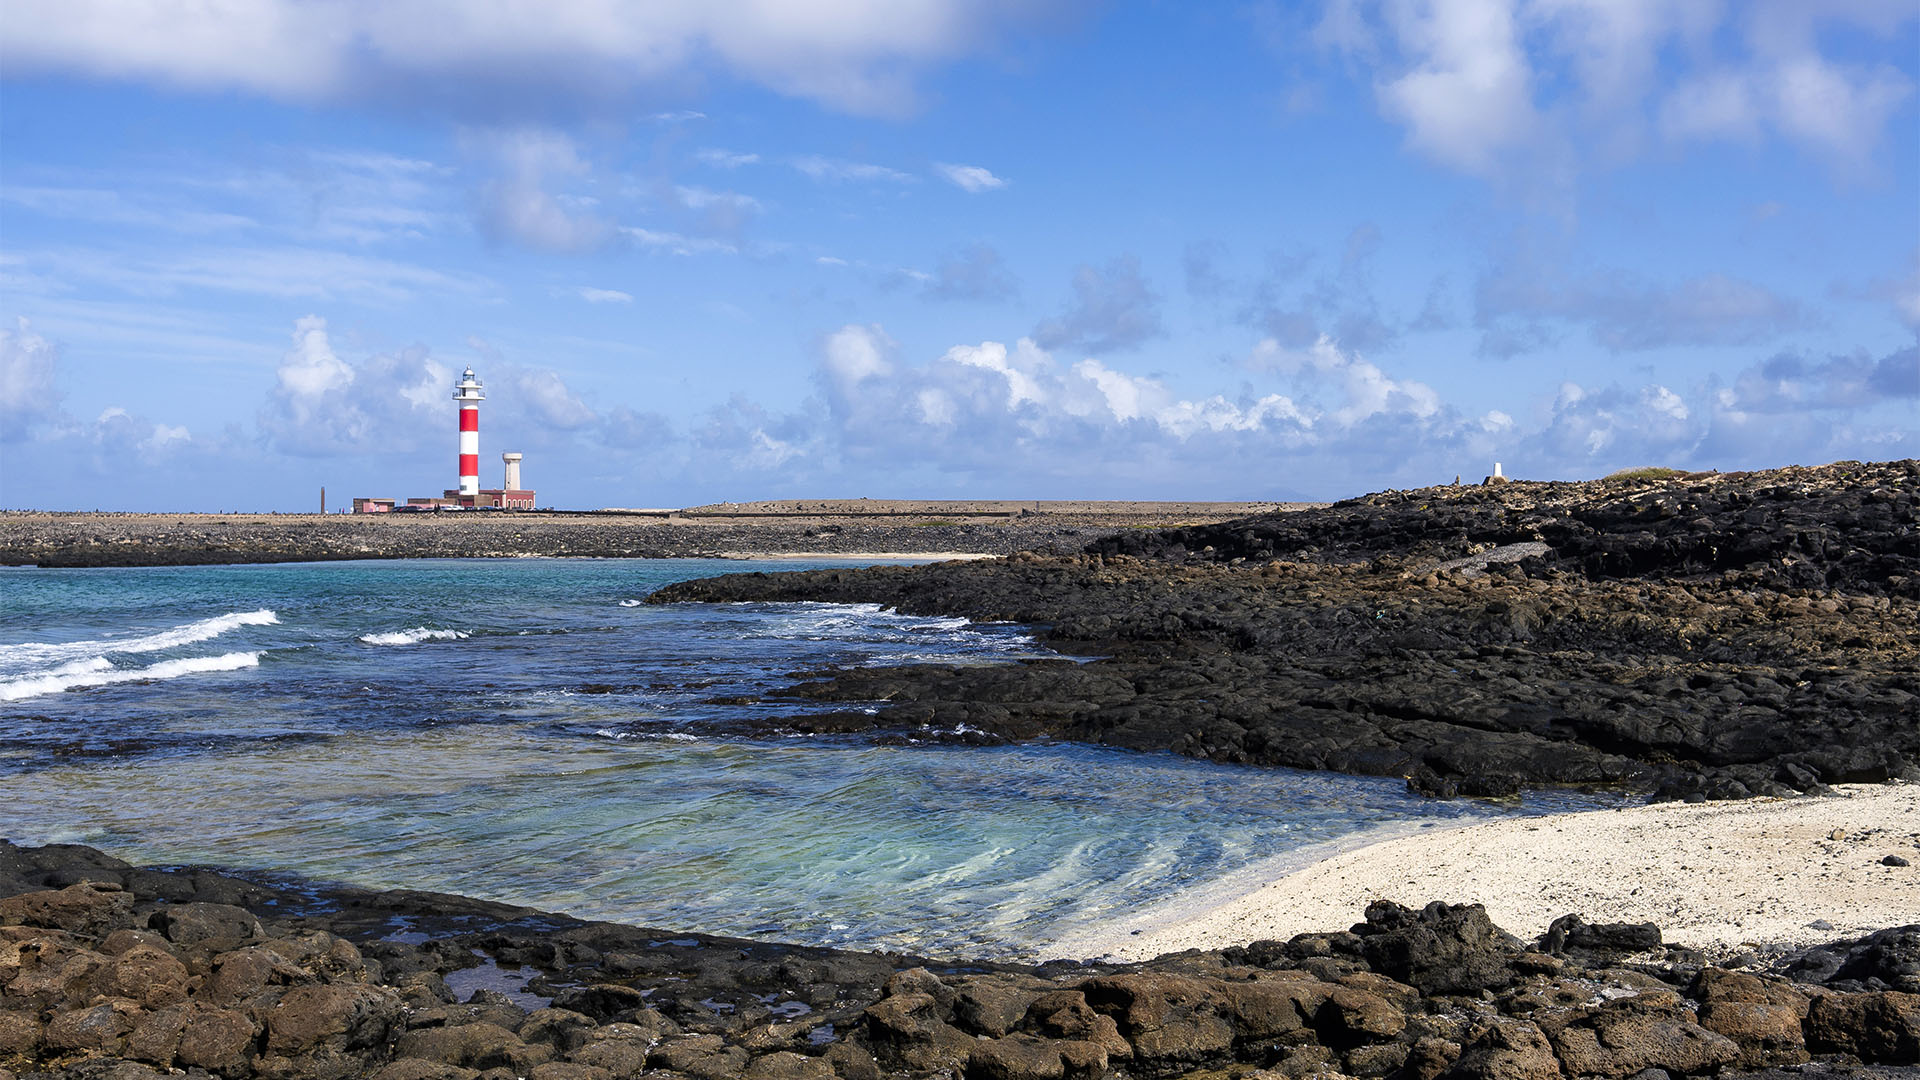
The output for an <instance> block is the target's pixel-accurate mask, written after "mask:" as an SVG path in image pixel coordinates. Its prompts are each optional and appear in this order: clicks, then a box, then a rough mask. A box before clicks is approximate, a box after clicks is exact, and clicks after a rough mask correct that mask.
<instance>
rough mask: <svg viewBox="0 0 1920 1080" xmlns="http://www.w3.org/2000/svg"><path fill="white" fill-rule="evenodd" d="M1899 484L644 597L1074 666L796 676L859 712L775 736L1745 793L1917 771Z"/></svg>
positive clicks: (1821, 474) (1773, 483)
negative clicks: (1062, 746) (984, 627)
mask: <svg viewBox="0 0 1920 1080" xmlns="http://www.w3.org/2000/svg"><path fill="white" fill-rule="evenodd" d="M1917 494H1920V462H1913V461H1905V462H1892V463H1886V464H1876V465H1859V464H1856V463H1845V464H1840V465H1832V466H1825V467H1821V468H1814V469H1785V470H1776V471H1773V472H1767V473H1751V474H1730V475H1725V476H1710V477H1678V478H1673V479H1669V480H1661V481H1654V482H1638V483H1632V482H1626V481H1597V482H1594V483H1591V484H1528V483H1512V484H1507V485H1502V486H1495V487H1486V488H1429V489H1424V490H1422V491H1417V492H1389V493H1385V494H1382V495H1377V496H1369V497H1368V498H1366V499H1361V500H1352V501H1350V502H1347V503H1341V504H1337V505H1335V506H1333V507H1329V508H1326V509H1322V510H1309V511H1302V512H1297V513H1289V514H1281V515H1273V516H1268V517H1262V518H1251V519H1246V520H1244V521H1239V522H1232V523H1227V524H1223V525H1217V526H1207V527H1196V528H1187V529H1178V530H1171V531H1165V532H1134V533H1126V534H1120V535H1115V536H1109V537H1106V538H1104V539H1101V540H1098V541H1096V542H1094V543H1093V544H1091V545H1090V546H1089V548H1088V549H1087V551H1086V552H1084V553H1082V554H1079V555H1076V556H1072V557H1063V556H1039V555H1032V554H1025V555H1016V556H1014V557H1013V558H1011V559H1007V560H998V561H992V562H982V563H972V564H966V565H961V564H954V563H947V564H938V565H932V566H924V567H912V568H899V567H892V568H877V569H871V570H861V571H814V572H809V573H800V574H780V575H765V574H747V575H731V576H728V577H723V578H717V579H710V580H706V581H695V582H685V583H681V584H677V585H672V586H669V587H667V588H665V589H662V590H661V591H659V592H658V593H656V594H655V595H654V596H653V597H652V602H656V603H667V602H676V601H738V600H778V601H790V600H824V601H840V602H867V603H880V604H885V605H888V606H891V607H895V608H898V609H899V610H901V611H903V612H908V613H913V614H929V615H931V614H945V615H965V616H968V617H971V618H975V619H983V620H1009V621H1014V622H1021V623H1028V624H1032V625H1034V626H1036V627H1037V628H1038V630H1039V634H1040V637H1041V639H1042V640H1043V641H1044V642H1045V643H1046V644H1048V645H1050V646H1052V647H1053V648H1055V649H1057V650H1060V651H1062V652H1066V653H1070V654H1077V655H1081V656H1092V657H1098V658H1099V659H1097V660H1095V661H1094V662H1090V663H1074V662H1071V661H1040V662H1032V663H1027V664H1022V665H1015V666H1007V667H996V668H977V667H975V668H956V667H941V666H920V667H906V668H866V669H852V670H839V671H826V672H816V673H806V674H805V675H804V681H803V682H801V683H800V684H799V685H797V686H796V687H794V688H793V689H792V690H791V691H789V692H788V693H789V695H790V696H791V697H793V698H796V699H799V700H804V701H808V702H816V703H829V704H832V703H848V704H852V703H862V704H867V703H879V708H878V709H877V711H867V710H860V711H854V710H845V711H830V712H826V713H824V714H821V713H815V714H808V715H798V716H794V717H792V718H790V719H789V720H788V721H786V723H787V724H789V725H790V726H793V727H798V728H801V729H812V730H854V729H867V728H883V729H895V730H899V731H902V732H905V733H907V735H909V736H910V737H916V738H941V737H967V738H979V737H981V735H980V734H978V733H985V734H986V736H988V737H997V738H1009V739H1023V738H1033V737H1038V736H1043V735H1045V736H1058V737H1065V738H1073V739H1081V740H1086V741H1091V742H1099V743H1105V744H1109V745H1115V746H1123V747H1133V748H1138V749H1171V750H1174V751H1177V752H1180V753H1184V754H1191V755H1195V756H1201V757H1208V758H1212V759H1215V760H1219V761H1229V762H1246V763H1252V764H1264V765H1287V766H1294V767H1299V768H1307V769H1328V770H1334V771H1340V772H1350V773H1360V774H1368V775H1381V776H1405V777H1408V778H1409V781H1410V783H1412V784H1413V785H1414V787H1415V788H1416V789H1418V790H1421V791H1425V792H1428V793H1431V794H1436V795H1455V794H1465V795H1503V794H1510V793H1512V792H1514V791H1517V790H1518V789H1519V788H1520V787H1521V786H1522V785H1526V784H1583V785H1596V784H1627V785H1634V786H1640V787H1645V788H1654V789H1657V790H1658V791H1659V793H1660V794H1661V795H1662V796H1663V797H1670V798H1741V797H1746V796H1749V795H1762V794H1784V793H1788V792H1792V791H1819V790H1821V789H1822V787H1823V786H1824V785H1827V784H1835V783H1843V782H1877V781H1883V780H1887V779H1892V778H1907V779H1917V778H1920V727H1916V725H1914V724H1913V723H1912V719H1911V718H1912V717H1913V716H1914V715H1916V714H1917V713H1920V538H1916V531H1915V512H1916V497H1917ZM1522 545H1528V546H1526V547H1521V546H1522ZM1515 548H1520V549H1521V551H1522V552H1523V554H1522V557H1520V558H1517V559H1511V560H1509V559H1505V558H1503V557H1502V556H1503V553H1506V552H1509V551H1512V550H1514V549H1515Z"/></svg>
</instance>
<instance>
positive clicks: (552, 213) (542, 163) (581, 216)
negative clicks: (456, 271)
mask: <svg viewBox="0 0 1920 1080" xmlns="http://www.w3.org/2000/svg"><path fill="white" fill-rule="evenodd" d="M468 142H469V144H470V145H474V146H478V147H480V148H481V149H482V150H483V152H484V153H486V154H487V155H488V156H490V157H493V158H494V159H496V160H497V161H498V162H499V164H500V168H501V172H502V175H501V176H499V177H498V178H496V179H494V180H492V181H489V182H488V183H487V184H485V185H483V186H482V187H481V189H480V227H481V229H482V231H484V232H485V233H487V234H488V235H489V236H491V237H493V238H494V239H495V240H510V241H514V242H517V243H521V244H525V245H527V246H529V247H533V248H538V249H540V250H543V251H558V252H575V251H587V250H591V249H592V248H595V247H597V246H599V245H600V244H601V243H602V242H603V241H604V240H606V239H607V237H608V236H609V235H611V231H612V230H611V227H610V226H609V225H608V223H607V222H606V221H604V220H602V219H600V218H598V217H596V216H594V215H593V214H590V213H581V212H579V211H578V210H576V209H575V207H579V206H585V205H591V204H590V202H589V201H588V200H583V199H580V198H577V197H575V198H572V199H568V198H564V197H562V196H559V195H556V194H554V193H552V192H550V191H548V190H547V188H548V185H549V183H550V182H565V181H566V180H567V179H568V178H578V177H584V176H586V175H587V173H588V169H587V164H586V162H585V161H583V160H582V159H581V157H580V155H579V152H578V151H577V150H575V148H574V145H573V140H572V139H570V138H568V137H567V136H565V135H562V134H559V133H558V132H552V131H540V130H536V129H531V128H522V129H517V130H513V131H496V132H484V133H469V135H468Z"/></svg>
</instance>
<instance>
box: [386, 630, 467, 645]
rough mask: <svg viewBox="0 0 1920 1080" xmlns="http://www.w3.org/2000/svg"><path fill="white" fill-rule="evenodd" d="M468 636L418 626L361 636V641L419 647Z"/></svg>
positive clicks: (463, 632) (464, 633)
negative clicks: (424, 644)
mask: <svg viewBox="0 0 1920 1080" xmlns="http://www.w3.org/2000/svg"><path fill="white" fill-rule="evenodd" d="M466 636H467V632H466V631H465V630H430V629H428V628H427V627H424V626H416V627H414V628H413V629H411V630H395V631H393V632H392V633H387V634H361V635H360V640H361V641H364V642H366V643H367V644H369V645H418V644H420V643H421V642H423V641H459V640H460V639H461V638H464V637H466Z"/></svg>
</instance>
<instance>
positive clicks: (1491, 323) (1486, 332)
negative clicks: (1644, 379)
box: [1474, 257, 1807, 356]
mask: <svg viewBox="0 0 1920 1080" xmlns="http://www.w3.org/2000/svg"><path fill="white" fill-rule="evenodd" d="M1474 304H1475V313H1474V319H1475V322H1476V324H1477V325H1478V326H1479V327H1480V329H1481V331H1482V351H1483V352H1486V353H1488V354H1490V355H1495V356H1513V355H1516V354H1519V353H1524V352H1532V351H1535V350H1537V349H1540V348H1542V347H1544V346H1546V345H1548V344H1550V343H1551V342H1552V341H1553V340H1554V338H1555V336H1556V335H1555V333H1554V332H1553V331H1552V329H1550V326H1552V325H1575V326H1584V327H1585V328H1586V329H1587V330H1588V332H1589V334H1590V335H1591V337H1592V338H1593V340H1594V341H1595V342H1596V343H1598V344H1600V345H1602V346H1604V347H1606V348H1608V349H1611V350H1614V351H1616V352H1633V351H1641V350H1647V349H1659V348H1666V347H1670V346H1674V345H1746V344H1754V343H1758V342H1764V341H1768V340H1772V339H1775V338H1778V337H1779V336H1781V335H1782V334H1785V333H1788V332H1790V331H1792V330H1795V329H1798V328H1799V327H1801V326H1802V325H1804V324H1805V323H1806V321H1807V315H1806V312H1805V310H1804V308H1803V307H1802V305H1801V304H1800V303H1799V302H1798V301H1796V300H1794V299H1793V298H1791V297H1787V296H1782V295H1780V294H1779V293H1776V292H1774V291H1773V290H1771V289H1769V288H1767V287H1766V286H1764V285H1760V284H1758V283H1756V282H1752V281H1745V280H1742V279H1740V278H1735V277H1729V276H1727V275H1725V274H1719V273H1710V274H1702V275H1700V276H1698V277H1693V278H1687V279H1685V280H1682V281H1679V282H1676V283H1673V284H1664V283H1657V282H1651V281H1646V280H1642V279H1640V278H1638V277H1636V276H1634V275H1631V274H1626V273H1623V272H1619V271H1595V272H1591V273H1587V274H1584V275H1568V274H1566V273H1565V272H1564V271H1561V270H1558V269H1556V268H1554V267H1553V266H1551V265H1550V264H1546V263H1543V262H1542V261H1541V260H1539V259H1536V258H1530V257H1516V258H1513V259H1510V260H1509V261H1507V262H1506V263H1504V264H1503V265H1500V266H1497V267H1495V268H1494V269H1493V270H1491V271H1489V272H1488V273H1487V274H1486V275H1485V276H1484V277H1482V278H1481V279H1480V281H1479V283H1478V285H1477V287H1476V289H1475V293H1474Z"/></svg>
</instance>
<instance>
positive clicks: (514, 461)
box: [500, 451, 521, 491]
mask: <svg viewBox="0 0 1920 1080" xmlns="http://www.w3.org/2000/svg"><path fill="white" fill-rule="evenodd" d="M520 456H521V455H520V454H518V453H517V452H513V451H509V452H507V453H505V454H501V455H500V460H501V461H504V462H506V463H507V482H506V484H505V485H504V486H505V487H506V489H507V490H508V491H519V490H520Z"/></svg>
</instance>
